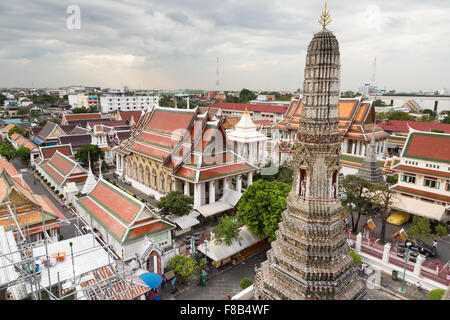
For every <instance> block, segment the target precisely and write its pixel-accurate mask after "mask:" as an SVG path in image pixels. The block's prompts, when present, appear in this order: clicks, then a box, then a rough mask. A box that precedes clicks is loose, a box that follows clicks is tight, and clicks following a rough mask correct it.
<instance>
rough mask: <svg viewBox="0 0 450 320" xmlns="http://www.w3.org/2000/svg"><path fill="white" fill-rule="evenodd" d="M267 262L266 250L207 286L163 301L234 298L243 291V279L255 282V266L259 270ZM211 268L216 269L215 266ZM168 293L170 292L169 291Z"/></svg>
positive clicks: (215, 278) (164, 297)
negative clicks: (241, 286)
mask: <svg viewBox="0 0 450 320" xmlns="http://www.w3.org/2000/svg"><path fill="white" fill-rule="evenodd" d="M264 260H266V250H264V251H261V252H259V253H257V254H255V255H254V256H251V257H250V258H248V259H247V260H245V261H244V262H243V263H240V264H237V265H235V266H234V267H232V268H231V269H229V270H227V271H224V272H222V273H220V274H218V275H215V276H214V277H213V278H211V279H207V282H206V286H205V287H202V286H200V285H197V286H195V287H193V288H192V289H190V290H189V291H187V292H184V293H181V294H179V295H177V296H175V297H173V295H170V294H169V295H168V294H166V295H164V293H163V299H176V300H225V298H226V296H227V295H230V296H234V295H235V294H237V293H238V292H240V291H242V289H241V288H240V287H239V283H240V282H241V280H242V278H244V277H247V278H250V279H252V280H253V281H254V276H255V264H256V266H257V267H258V268H259V266H260V264H261V262H263V261H264ZM211 268H214V267H213V266H212V267H211ZM167 292H168V291H167Z"/></svg>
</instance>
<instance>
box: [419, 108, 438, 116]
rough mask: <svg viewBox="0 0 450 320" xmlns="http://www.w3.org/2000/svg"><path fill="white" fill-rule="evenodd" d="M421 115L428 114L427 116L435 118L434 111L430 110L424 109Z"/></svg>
mask: <svg viewBox="0 0 450 320" xmlns="http://www.w3.org/2000/svg"><path fill="white" fill-rule="evenodd" d="M422 113H424V114H428V115H430V116H433V117H435V116H436V112H434V111H433V110H431V109H425V110H423V111H422Z"/></svg>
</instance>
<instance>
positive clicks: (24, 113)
mask: <svg viewBox="0 0 450 320" xmlns="http://www.w3.org/2000/svg"><path fill="white" fill-rule="evenodd" d="M29 112H30V110H28V108H18V109H17V113H18V114H20V115H26V114H28V113H29Z"/></svg>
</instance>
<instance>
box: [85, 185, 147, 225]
mask: <svg viewBox="0 0 450 320" xmlns="http://www.w3.org/2000/svg"><path fill="white" fill-rule="evenodd" d="M89 196H90V197H94V198H95V199H96V200H98V201H99V202H101V204H102V206H103V207H105V208H107V209H109V210H110V212H112V213H113V214H115V215H116V216H118V217H120V218H122V219H123V220H125V221H126V222H127V223H131V221H133V219H134V218H135V217H136V215H137V214H138V213H139V211H140V210H141V208H142V205H141V206H140V205H139V204H138V202H137V200H135V201H134V200H132V199H131V198H129V197H126V196H125V195H123V194H121V193H120V192H118V191H117V190H114V189H113V187H111V186H108V185H106V184H105V183H104V182H102V181H100V182H99V183H97V185H96V186H95V188H94V190H92V191H91V193H90V194H89Z"/></svg>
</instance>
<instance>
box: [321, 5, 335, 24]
mask: <svg viewBox="0 0 450 320" xmlns="http://www.w3.org/2000/svg"><path fill="white" fill-rule="evenodd" d="M331 21H333V19H331V15H330V12H329V11H328V10H327V1H325V9H324V10H323V11H322V14H321V15H320V18H319V24H320V25H321V26H322V27H323V30H325V29H326V28H327V25H329V24H330V23H331Z"/></svg>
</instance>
